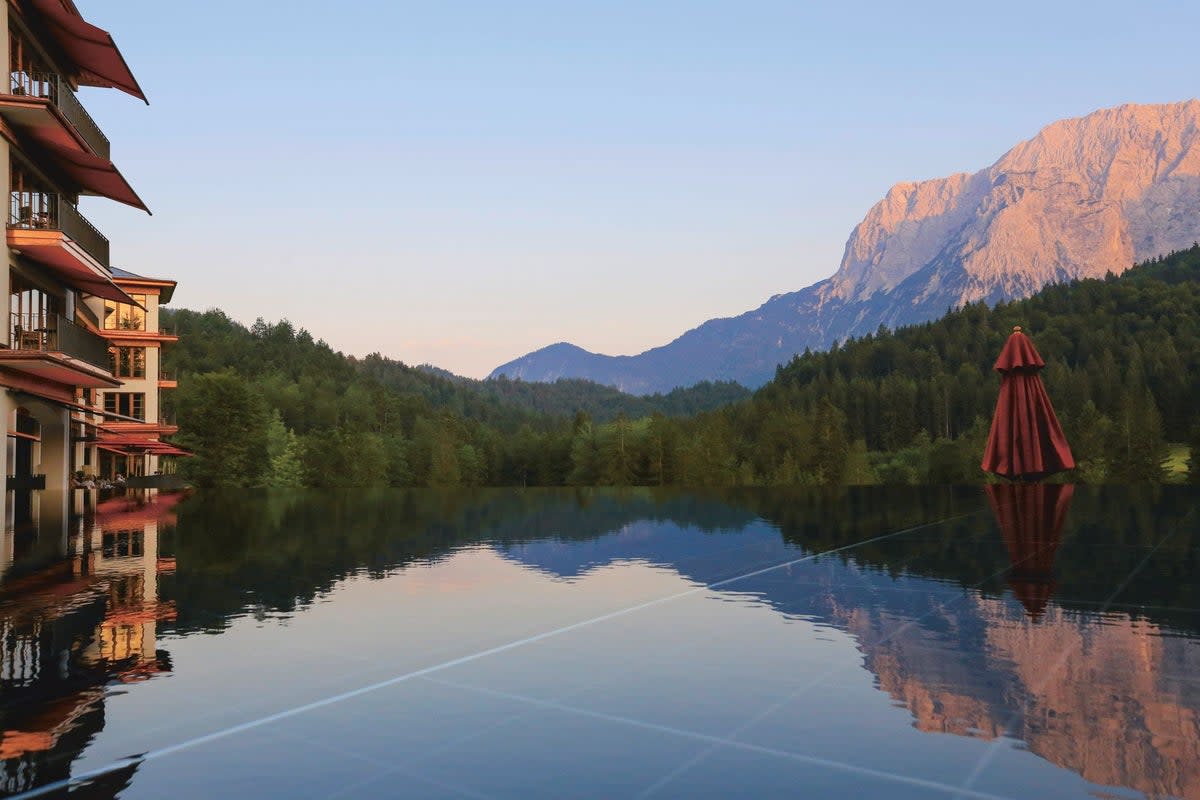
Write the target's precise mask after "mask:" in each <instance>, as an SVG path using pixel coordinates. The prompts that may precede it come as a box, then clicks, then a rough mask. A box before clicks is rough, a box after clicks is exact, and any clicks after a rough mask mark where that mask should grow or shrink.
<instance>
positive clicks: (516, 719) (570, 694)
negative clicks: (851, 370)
mask: <svg viewBox="0 0 1200 800" xmlns="http://www.w3.org/2000/svg"><path fill="white" fill-rule="evenodd" d="M727 552H728V551H727ZM921 555H926V554H924V553H922V554H917V555H914V556H913V557H914V558H917V557H920V556H921ZM902 563H903V562H902ZM855 574H856V575H857V577H859V579H860V580H865V577H864V576H863V575H862V574H860V573H855ZM867 586H868V588H872V589H873V588H875V587H873V586H871V585H870V584H867ZM920 619H921V618H918V619H915V620H913V621H912V622H911V623H909V624H912V625H915V624H919V622H920ZM909 624H906V625H904V626H901V627H899V628H897V629H895V630H894V631H893V632H892V635H898V634H899V633H901V632H902V631H903V630H905V629H907V627H909ZM703 646H704V644H702V643H696V642H691V643H690V644H688V645H684V646H682V647H676V648H674V649H673V650H672V651H671V652H670V654H669V655H670V658H672V659H675V660H682V659H684V658H686V657H687V656H688V655H689V653H691V652H694V651H695V650H698V649H700V648H701V647H703ZM660 655H661V654H660ZM840 672H841V671H840V670H839V669H831V670H829V672H828V673H827V674H826V675H824V676H822V680H821V681H819V682H816V683H809V684H805V685H804V686H803V687H801V688H800V689H799V690H797V691H794V692H792V693H790V694H789V695H788V696H787V697H786V698H784V700H782V701H780V702H779V703H778V704H777V706H778V707H783V706H784V705H786V704H787V703H789V702H791V701H792V700H793V699H795V698H796V697H798V696H799V695H800V694H802V693H803V692H806V691H809V690H811V689H815V688H816V687H817V686H820V685H822V684H823V683H824V681H826V680H831V679H834V678H836V677H838V675H839V674H840ZM624 677H625V676H624V675H623V674H616V673H610V674H609V677H608V678H607V679H600V680H595V681H592V682H590V683H587V684H584V685H582V686H577V687H575V688H573V689H571V690H570V691H567V692H564V693H562V694H560V695H557V696H555V697H553V698H551V699H550V700H549V702H550V703H552V704H554V705H552V706H549V707H551V708H554V709H555V710H559V711H564V712H568V713H572V712H575V711H576V710H575V709H573V708H571V707H570V706H569V705H568V703H569V702H570V701H571V700H572V699H574V698H576V697H579V696H582V695H585V694H588V693H591V692H594V691H595V690H597V689H602V688H603V687H604V686H606V685H611V684H613V683H616V682H618V681H620V680H622V679H623V678H624ZM420 680H421V681H424V682H427V683H430V684H437V685H440V686H444V687H451V688H455V689H458V690H462V691H471V692H475V693H479V692H480V690H479V689H478V688H477V687H473V686H468V685H463V684H457V683H454V682H449V681H444V680H440V679H436V678H430V677H425V678H421V679H420ZM498 696H502V697H505V698H507V699H511V700H514V701H516V702H520V703H522V704H526V705H528V706H529V707H528V708H527V709H526V710H524V711H521V712H518V713H514V714H511V715H509V716H507V717H505V718H503V719H501V720H499V721H497V722H495V723H493V724H491V725H488V726H485V727H483V728H479V729H475V730H473V731H471V732H470V733H468V734H465V735H463V736H460V737H457V738H455V739H453V740H451V741H449V742H445V743H442V744H440V745H438V746H436V747H433V748H431V749H429V750H426V751H423V752H421V753H417V754H414V755H411V756H409V757H406V758H405V759H404V760H402V761H400V762H395V761H393V762H382V761H379V760H378V759H373V758H366V759H364V760H365V761H367V762H368V763H369V764H371V765H372V766H374V767H376V768H380V769H382V772H379V773H375V774H372V775H368V776H366V777H364V778H363V779H362V780H360V781H356V782H355V783H354V784H352V785H351V786H349V787H346V788H345V789H344V790H340V791H337V792H335V793H333V794H331V795H329V797H328V800H335V799H336V798H341V797H346V796H352V795H350V794H349V793H350V792H352V791H357V790H359V789H363V788H365V787H369V786H372V785H374V784H377V783H378V782H379V781H382V780H385V779H389V778H393V777H397V776H406V777H412V776H418V775H420V774H421V773H419V772H416V771H415V766H414V763H413V762H415V761H420V760H425V759H429V758H432V757H436V756H438V755H441V754H443V753H447V752H449V751H452V750H454V749H456V748H458V747H461V746H462V745H465V744H467V743H469V742H471V741H473V740H475V739H478V738H479V737H481V736H484V735H487V734H489V733H492V732H494V731H495V730H497V729H500V728H503V727H507V726H511V725H514V724H517V723H520V722H522V721H524V720H527V719H529V718H530V717H531V716H534V715H535V714H536V713H537V710H538V709H539V708H544V707H547V706H543V705H542V704H541V703H540V702H530V700H529V699H528V698H525V697H524V696H521V695H513V694H502V693H501V694H499V695H498ZM774 710H776V708H775V707H774V706H773V707H772V708H771V709H770V711H774ZM577 713H581V714H583V715H584V716H585V717H587V716H588V713H587V711H586V710H581V711H578V712H577ZM760 716H762V715H760ZM610 721H611V720H610ZM276 734H277V735H280V736H283V737H285V738H291V737H295V738H296V739H297V740H298V741H303V742H305V743H307V744H312V745H316V746H319V747H326V748H328V749H330V750H331V751H335V752H338V753H339V754H341V755H351V756H352V755H353V754H351V753H346V752H345V751H344V750H342V749H340V748H337V747H336V745H332V744H331V743H330V742H329V741H328V740H327V739H318V738H314V737H307V736H297V735H296V734H294V733H291V732H288V731H286V730H281V731H276ZM697 735H701V736H703V735H704V734H702V733H698V734H697ZM685 738H686V737H685ZM693 760H694V759H692V760H689V762H688V763H691V762H692V761H693ZM424 777H425V778H426V779H429V776H424ZM436 785H437V786H439V787H440V788H445V789H447V790H449V791H454V792H457V793H459V794H460V795H461V796H469V797H487V795H486V794H482V793H480V792H479V791H478V790H475V789H470V788H468V787H465V786H461V785H457V784H452V783H449V782H446V781H440V780H439V781H437V782H436Z"/></svg>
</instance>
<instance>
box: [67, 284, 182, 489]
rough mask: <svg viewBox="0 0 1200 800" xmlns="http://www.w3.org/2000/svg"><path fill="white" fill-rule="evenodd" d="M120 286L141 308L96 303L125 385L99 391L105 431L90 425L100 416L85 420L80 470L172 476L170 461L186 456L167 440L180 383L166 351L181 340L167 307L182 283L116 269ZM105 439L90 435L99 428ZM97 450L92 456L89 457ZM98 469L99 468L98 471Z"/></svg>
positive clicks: (116, 369) (81, 427) (113, 474)
mask: <svg viewBox="0 0 1200 800" xmlns="http://www.w3.org/2000/svg"><path fill="white" fill-rule="evenodd" d="M112 274H113V282H114V283H116V284H117V286H119V287H121V289H122V290H124V291H125V292H127V293H128V294H129V296H130V297H131V298H132V299H133V300H134V301H135V303H122V302H119V301H116V300H101V299H100V298H89V299H88V300H87V303H88V305H89V306H93V308H94V311H95V313H96V314H97V315H98V316H99V317H100V319H101V320H102V321H101V328H102V330H103V333H104V336H105V338H107V339H108V341H109V343H110V344H111V345H112V346H111V347H110V348H109V358H110V362H111V368H112V372H113V376H114V377H115V378H117V379H118V380H119V381H121V385H120V386H119V387H118V388H116V389H111V388H104V389H100V390H97V392H96V393H95V395H96V397H95V399H94V402H95V407H97V408H98V409H102V410H103V412H104V416H103V418H102V422H100V424H99V425H95V423H93V425H92V426H89V424H88V423H89V422H91V420H90V419H89V417H91V416H92V415H79V416H77V421H78V424H79V429H78V430H79V435H78V440H77V444H76V446H77V447H79V448H80V452H79V453H77V458H78V460H77V461H76V464H79V465H82V466H80V467H79V469H80V470H82V471H83V472H84V473H85V474H88V475H91V474H96V475H98V476H99V477H101V478H106V479H109V480H111V479H113V478H115V477H116V476H117V475H123V476H125V477H127V478H128V477H130V476H140V475H154V474H155V473H158V472H170V471H172V466H173V465H171V464H170V463H169V457H170V456H178V455H186V453H185V451H183V450H181V449H180V448H178V447H175V446H174V445H171V444H169V443H167V442H165V441H164V440H163V437H164V436H170V435H171V434H174V433H177V432H178V430H179V428H178V427H177V426H176V425H175V424H174V421H173V420H171V419H169V418H168V416H167V414H166V413H165V412H164V409H163V405H162V403H161V402H160V398H161V391H162V390H163V389H174V388H175V387H176V385H177V384H176V382H175V376H173V375H169V374H167V372H165V371H164V370H163V368H162V347H163V345H165V344H169V343H171V342H176V341H178V340H179V339H178V337H177V336H175V335H174V334H172V333H170V332H167V331H164V330H163V329H162V325H161V324H160V322H159V307H160V306H162V305H163V304H165V303H169V302H171V295H172V294H173V293H174V291H175V285H176V284H175V281H170V280H164V279H161V278H147V277H144V276H142V275H135V274H133V273H132V272H127V271H125V270H123V269H119V268H117V267H113V270H112ZM93 426H94V427H95V430H96V431H97V435H96V436H95V437H94V438H93V437H92V436H90V435H88V434H89V432H90V430H91V429H92V427H93ZM89 451H92V452H89ZM93 466H94V467H95V469H93Z"/></svg>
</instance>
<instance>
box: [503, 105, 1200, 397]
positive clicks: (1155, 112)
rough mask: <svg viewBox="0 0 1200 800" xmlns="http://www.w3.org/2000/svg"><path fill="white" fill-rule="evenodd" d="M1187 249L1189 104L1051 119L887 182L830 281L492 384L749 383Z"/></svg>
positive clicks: (1194, 147) (1196, 128)
mask: <svg viewBox="0 0 1200 800" xmlns="http://www.w3.org/2000/svg"><path fill="white" fill-rule="evenodd" d="M1197 239H1200V101H1197V100H1189V101H1186V102H1182V103H1173V104H1166V105H1125V106H1119V107H1117V108H1110V109H1104V110H1101V111H1096V112H1094V113H1092V114H1088V115H1087V116H1085V117H1081V118H1078V119H1068V120H1062V121H1059V122H1055V123H1053V124H1051V125H1049V126H1047V127H1046V128H1044V129H1043V130H1042V131H1041V132H1040V133H1038V134H1037V135H1036V136H1034V137H1033V138H1032V139H1030V140H1028V141H1026V142H1022V143H1021V144H1019V145H1017V146H1016V147H1014V148H1012V149H1011V150H1009V151H1008V152H1007V153H1005V154H1004V155H1003V156H1002V157H1001V158H1000V160H998V161H997V162H996V163H995V164H993V165H992V166H990V167H988V168H986V169H983V170H980V171H979V172H976V173H974V174H965V173H964V174H958V175H952V176H950V177H948V178H938V179H935V180H927V181H920V182H917V183H902V184H897V185H896V186H893V187H892V188H891V190H889V191H888V193H887V194H886V195H885V196H884V198H883V199H882V200H881V201H879V202H878V203H877V204H876V205H875V206H874V207H873V208H872V209H871V210H870V211H869V212H868V213H867V215H866V217H865V218H864V219H863V221H862V222H860V223H859V224H858V225H857V226H856V227H855V228H854V231H853V232H852V233H851V235H850V238H849V241H848V242H847V244H846V250H845V254H844V255H843V257H842V262H841V265H840V267H839V268H838V270H837V272H836V273H835V274H834V275H833V276H832V277H831V278H829V279H827V280H824V281H821V282H820V283H817V284H815V285H813V286H810V287H808V288H807V289H802V290H800V291H797V292H791V293H788V294H782V295H777V296H775V297H773V298H771V299H770V300H769V301H767V302H766V303H765V304H763V305H762V306H760V307H759V308H757V309H755V310H753V311H750V312H747V313H745V314H742V315H741V316H738V317H733V318H729V319H717V320H710V321H708V322H706V323H704V324H703V325H701V326H699V327H697V328H695V329H694V330H691V331H688V332H687V333H685V334H683V335H682V336H680V337H679V338H678V339H675V340H674V341H673V342H671V343H670V344H667V345H664V346H662V347H657V348H654V349H652V350H648V351H646V352H644V353H641V354H639V355H635V356H618V357H613V356H605V355H599V354H594V353H586V352H583V351H580V352H577V353H572V352H570V350H569V349H565V348H564V347H563V346H556V348H547V351H546V352H544V351H538V352H536V353H531V354H529V355H527V356H525V357H523V358H521V359H517V360H516V361H513V362H510V363H509V364H505V365H503V366H501V367H498V368H497V369H496V370H495V371H494V372H493V373H492V375H493V376H499V375H508V376H510V377H521V378H523V379H525V380H535V381H536V380H554V379H556V378H558V377H579V378H588V379H591V380H595V381H597V382H600V383H605V384H608V385H613V386H617V387H619V388H622V389H624V390H625V391H630V392H634V393H642V394H647V393H651V392H655V391H669V390H670V389H672V388H674V387H676V386H686V385H690V384H693V383H696V382H698V381H701V380H735V381H739V382H741V383H744V384H746V385H749V386H757V385H760V384H762V383H764V382H766V381H767V380H769V379H770V378H771V376H772V375H773V374H774V372H775V367H776V366H777V365H778V364H780V363H783V362H785V361H787V360H788V359H790V358H791V357H792V356H793V355H795V354H796V353H799V352H803V350H804V349H805V348H814V349H822V348H826V347H828V346H829V345H831V344H832V343H833V342H836V341H840V340H843V339H846V338H847V337H850V336H861V335H863V334H866V333H870V332H873V331H874V330H875V329H876V328H878V327H879V326H880V325H881V324H882V325H887V326H889V327H898V326H901V325H908V324H913V323H918V322H925V321H927V320H931V319H935V318H937V317H938V316H940V315H942V314H943V313H945V311H946V309H947V308H950V307H957V306H960V305H962V304H963V303H967V302H973V301H978V300H986V301H988V302H997V301H1001V300H1009V299H1014V298H1020V297H1026V296H1028V295H1030V294H1032V293H1034V292H1036V291H1037V290H1038V289H1040V288H1041V287H1043V286H1045V285H1046V284H1047V283H1051V282H1055V281H1062V280H1069V279H1073V278H1081V277H1103V276H1104V275H1105V273H1107V272H1113V273H1121V272H1123V271H1125V270H1126V269H1128V268H1129V267H1130V266H1131V265H1132V264H1134V263H1135V262H1137V261H1141V260H1144V259H1146V258H1152V257H1154V256H1157V255H1160V254H1162V253H1166V252H1169V251H1171V250H1177V249H1182V248H1185V247H1189V246H1191V244H1192V243H1193V242H1194V241H1196V240H1197ZM564 353H565V356H564Z"/></svg>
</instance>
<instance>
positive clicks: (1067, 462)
mask: <svg viewBox="0 0 1200 800" xmlns="http://www.w3.org/2000/svg"><path fill="white" fill-rule="evenodd" d="M1044 366H1046V362H1044V361H1042V357H1041V356H1040V355H1038V351H1037V348H1036V347H1034V346H1033V342H1031V341H1030V340H1029V337H1028V336H1026V335H1025V334H1023V333H1021V328H1020V327H1019V326H1018V327H1016V328H1014V329H1013V333H1012V335H1011V336H1009V337H1008V341H1007V342H1005V343H1004V349H1003V350H1001V351H1000V357H999V358H998V359H996V366H995V370H996V371H997V372H999V373H1000V376H1001V377H1000V397H999V399H998V400H997V401H996V413H995V414H994V415H993V416H992V430H991V433H990V434H989V435H988V443H987V450H985V451H984V454H983V463H982V464H981V466H982V467H983V471H984V472H992V473H995V474H996V475H1000V476H1001V477H1004V478H1021V479H1024V480H1037V479H1039V478H1043V477H1045V476H1046V475H1050V474H1052V473H1055V472H1063V471H1065V470H1068V469H1073V468H1074V467H1075V458H1074V456H1072V455H1071V446H1070V445H1069V444H1067V437H1066V435H1065V434H1063V430H1062V426H1061V425H1059V424H1058V417H1057V416H1055V414H1054V406H1052V405H1051V404H1050V397H1049V395H1047V394H1046V387H1045V386H1043V385H1042V379H1041V377H1040V376H1039V375H1038V372H1039V371H1040V370H1041V368H1042V367H1044Z"/></svg>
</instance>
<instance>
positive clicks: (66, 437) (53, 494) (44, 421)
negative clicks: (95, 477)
mask: <svg viewBox="0 0 1200 800" xmlns="http://www.w3.org/2000/svg"><path fill="white" fill-rule="evenodd" d="M24 405H25V407H26V408H28V409H29V413H30V414H32V415H33V416H34V417H35V418H36V419H37V421H38V423H40V424H41V427H42V441H41V447H40V450H41V460H40V463H38V464H35V465H34V468H33V471H34V474H42V475H45V476H46V488H45V489H44V490H42V491H41V492H39V493H38V494H39V497H38V506H39V519H38V531H39V538H44V539H45V541H47V542H50V541H55V540H57V541H58V542H59V546H60V549H61V552H62V553H64V554H65V553H66V552H67V518H68V516H69V514H68V512H69V510H70V508H69V506H70V501H71V475H70V469H71V416H70V413H69V412H68V411H67V409H65V408H63V407H62V406H60V405H56V404H54V403H46V402H42V401H35V400H27V401H26V402H25V403H24Z"/></svg>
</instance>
